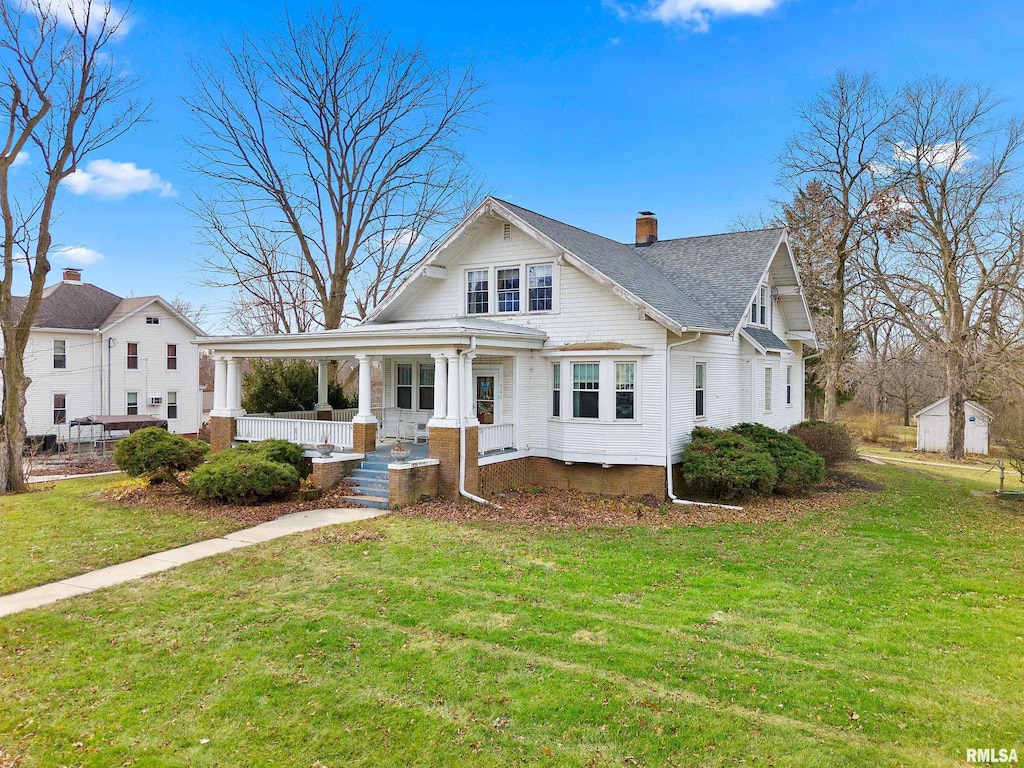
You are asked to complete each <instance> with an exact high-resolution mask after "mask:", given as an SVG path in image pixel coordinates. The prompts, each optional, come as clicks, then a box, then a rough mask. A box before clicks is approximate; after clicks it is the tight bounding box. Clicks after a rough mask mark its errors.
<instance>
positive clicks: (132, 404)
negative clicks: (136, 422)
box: [125, 392, 139, 416]
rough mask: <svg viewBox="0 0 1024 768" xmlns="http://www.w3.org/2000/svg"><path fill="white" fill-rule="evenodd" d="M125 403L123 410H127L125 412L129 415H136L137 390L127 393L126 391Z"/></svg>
mask: <svg viewBox="0 0 1024 768" xmlns="http://www.w3.org/2000/svg"><path fill="white" fill-rule="evenodd" d="M125 405H126V408H125V411H126V412H127V414H128V415H129V416H138V415H139V393H138V392H129V393H127V397H126V399H125Z"/></svg>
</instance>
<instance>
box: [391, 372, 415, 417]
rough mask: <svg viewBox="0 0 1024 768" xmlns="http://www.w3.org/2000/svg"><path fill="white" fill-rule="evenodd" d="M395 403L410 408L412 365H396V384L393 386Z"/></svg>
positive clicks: (400, 406)
mask: <svg viewBox="0 0 1024 768" xmlns="http://www.w3.org/2000/svg"><path fill="white" fill-rule="evenodd" d="M395 395H396V397H395V405H397V406H398V407H399V408H409V409H412V366H411V365H408V364H404V363H403V364H401V365H399V366H398V377H397V384H396V387H395Z"/></svg>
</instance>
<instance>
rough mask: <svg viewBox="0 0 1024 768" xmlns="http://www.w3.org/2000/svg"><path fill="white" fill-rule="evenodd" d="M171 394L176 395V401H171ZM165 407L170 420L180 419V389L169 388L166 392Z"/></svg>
mask: <svg viewBox="0 0 1024 768" xmlns="http://www.w3.org/2000/svg"><path fill="white" fill-rule="evenodd" d="M171 395H173V396H174V402H173V403H172V402H171ZM164 408H165V409H166V410H165V413H166V414H167V420H168V421H170V420H171V419H175V420H177V419H178V391H177V390H168V391H167V392H165V393H164ZM171 408H174V415H173V416H171Z"/></svg>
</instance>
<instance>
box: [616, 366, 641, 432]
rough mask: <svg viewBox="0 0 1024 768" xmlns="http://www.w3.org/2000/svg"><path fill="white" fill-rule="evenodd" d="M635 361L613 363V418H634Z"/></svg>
mask: <svg viewBox="0 0 1024 768" xmlns="http://www.w3.org/2000/svg"><path fill="white" fill-rule="evenodd" d="M635 411H636V363H616V364H615V418H616V419H632V418H635Z"/></svg>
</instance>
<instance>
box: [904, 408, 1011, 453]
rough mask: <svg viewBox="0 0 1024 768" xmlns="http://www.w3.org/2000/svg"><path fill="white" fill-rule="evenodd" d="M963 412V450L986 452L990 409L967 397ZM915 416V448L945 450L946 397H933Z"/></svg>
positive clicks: (946, 437) (946, 428)
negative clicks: (936, 398)
mask: <svg viewBox="0 0 1024 768" xmlns="http://www.w3.org/2000/svg"><path fill="white" fill-rule="evenodd" d="M964 415H965V419H966V423H965V424H964V450H965V451H966V452H967V453H981V454H985V455H987V454H988V425H989V422H990V421H991V420H992V412H991V411H989V410H988V409H986V408H985V407H983V406H982V405H980V404H978V403H976V402H974V401H973V400H968V401H967V402H966V403H965V404H964ZM914 416H915V417H916V418H917V450H919V451H936V452H939V453H944V452H945V451H946V448H947V446H948V442H949V398H948V397H944V398H942V399H941V400H936V401H935V402H934V403H932V404H931V405H929V406H927V407H925V408H922V409H921V410H920V411H918V412H917V413H915V414H914Z"/></svg>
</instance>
